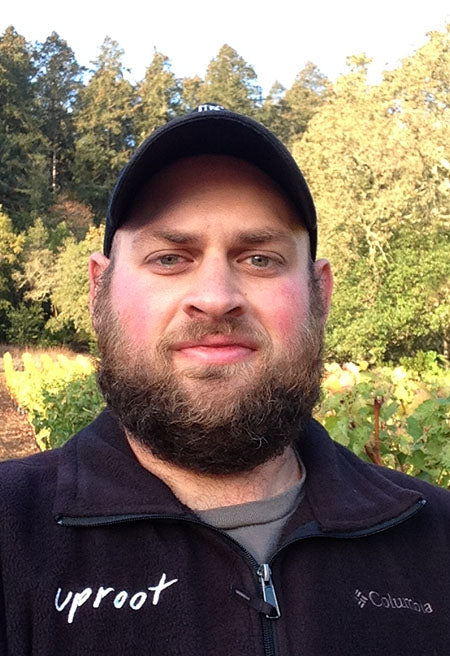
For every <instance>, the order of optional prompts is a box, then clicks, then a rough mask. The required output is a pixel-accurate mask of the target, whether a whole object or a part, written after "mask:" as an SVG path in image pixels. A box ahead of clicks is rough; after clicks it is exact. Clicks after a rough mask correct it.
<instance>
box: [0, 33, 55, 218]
mask: <svg viewBox="0 0 450 656" xmlns="http://www.w3.org/2000/svg"><path fill="white" fill-rule="evenodd" d="M34 73H35V68H34V65H33V61H32V52H31V48H30V46H29V44H28V43H27V42H26V41H25V39H24V37H23V36H21V35H19V34H18V33H17V32H16V31H15V29H14V28H13V27H12V26H10V27H8V28H7V29H6V31H5V32H4V34H3V35H2V36H0V170H1V172H2V174H1V176H0V204H1V205H3V208H4V210H5V211H6V212H7V213H8V215H9V216H10V218H11V220H12V221H13V224H14V226H15V227H17V228H24V227H25V226H27V225H29V223H30V216H31V214H32V212H33V211H39V210H41V209H42V208H43V207H44V206H45V203H46V200H47V196H48V189H47V185H46V181H45V176H44V174H43V171H42V169H43V164H44V161H45V154H44V153H45V147H46V142H45V137H44V135H43V133H42V131H41V129H40V124H39V121H38V117H37V106H36V99H35V95H34V90H33V86H32V78H33V76H34Z"/></svg>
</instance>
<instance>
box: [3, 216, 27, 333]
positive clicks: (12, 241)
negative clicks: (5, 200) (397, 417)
mask: <svg viewBox="0 0 450 656" xmlns="http://www.w3.org/2000/svg"><path fill="white" fill-rule="evenodd" d="M23 244H24V237H23V236H22V235H16V234H15V233H14V231H13V226H12V221H11V219H10V218H9V217H8V216H7V215H6V214H5V213H4V212H3V211H2V208H1V205H0V339H3V340H4V339H5V337H6V332H7V331H8V329H9V327H10V325H11V322H10V319H9V317H8V313H9V311H10V310H11V308H12V307H13V305H14V304H15V303H16V302H17V300H18V298H17V296H18V295H17V292H16V290H15V288H14V283H13V278H14V274H15V272H16V271H17V269H18V267H19V256H20V254H21V252H22V248H23Z"/></svg>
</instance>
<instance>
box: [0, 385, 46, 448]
mask: <svg viewBox="0 0 450 656" xmlns="http://www.w3.org/2000/svg"><path fill="white" fill-rule="evenodd" d="M38 451H39V449H38V447H37V445H36V441H35V438H34V430H33V427H32V426H31V425H30V424H29V423H28V421H27V419H26V417H25V416H24V415H23V414H22V413H20V412H19V411H18V410H17V409H16V408H15V406H14V403H13V401H12V399H11V397H10V396H9V394H8V391H7V389H6V385H5V375H4V374H3V373H0V460H9V459H10V458H23V457H24V456H29V455H31V454H32V453H38Z"/></svg>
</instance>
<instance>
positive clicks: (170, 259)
mask: <svg viewBox="0 0 450 656" xmlns="http://www.w3.org/2000/svg"><path fill="white" fill-rule="evenodd" d="M184 261H185V258H184V257H182V256H181V255H174V254H173V253H169V254H167V255H161V256H160V257H158V259H157V260H156V262H157V263H158V264H161V265H162V266H163V267H173V266H175V265H177V264H180V263H182V262H184Z"/></svg>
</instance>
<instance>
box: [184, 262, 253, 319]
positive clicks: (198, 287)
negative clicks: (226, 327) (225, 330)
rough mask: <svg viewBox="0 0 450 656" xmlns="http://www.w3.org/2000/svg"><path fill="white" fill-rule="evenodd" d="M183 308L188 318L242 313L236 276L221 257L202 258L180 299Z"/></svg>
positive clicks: (243, 301) (244, 306)
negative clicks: (181, 299) (182, 297)
mask: <svg viewBox="0 0 450 656" xmlns="http://www.w3.org/2000/svg"><path fill="white" fill-rule="evenodd" d="M182 308H183V311H184V312H185V313H186V314H187V315H188V316H189V317H191V318H193V319H198V318H202V317H203V318H210V319H215V320H220V319H223V318H224V317H239V316H242V315H243V314H244V313H245V312H246V309H247V300H246V297H245V295H244V293H243V292H242V290H241V288H240V284H239V278H238V275H237V273H236V272H233V270H232V267H230V264H229V262H228V261H227V260H226V259H225V258H223V259H222V258H220V257H212V258H210V259H205V260H204V261H203V262H202V263H201V264H200V266H199V267H198V269H197V271H196V272H195V273H194V274H193V278H192V281H191V284H190V286H189V289H188V291H187V293H186V295H185V297H184V299H183V302H182Z"/></svg>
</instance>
